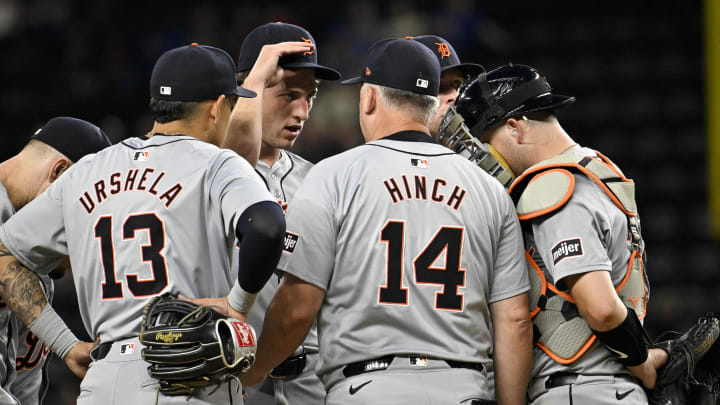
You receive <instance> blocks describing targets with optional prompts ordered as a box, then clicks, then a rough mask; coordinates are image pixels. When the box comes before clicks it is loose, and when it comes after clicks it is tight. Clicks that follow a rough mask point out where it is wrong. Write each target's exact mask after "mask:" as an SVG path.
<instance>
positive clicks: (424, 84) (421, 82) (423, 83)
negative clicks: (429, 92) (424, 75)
mask: <svg viewBox="0 0 720 405" xmlns="http://www.w3.org/2000/svg"><path fill="white" fill-rule="evenodd" d="M429 85H430V82H429V81H427V80H425V79H417V81H416V82H415V86H417V87H422V88H423V89H427V88H428V86H429Z"/></svg>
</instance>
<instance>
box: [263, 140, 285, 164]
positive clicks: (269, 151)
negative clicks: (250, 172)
mask: <svg viewBox="0 0 720 405" xmlns="http://www.w3.org/2000/svg"><path fill="white" fill-rule="evenodd" d="M280 151H281V149H277V148H273V147H270V146H266V145H265V144H264V143H263V144H262V146H260V160H261V161H263V162H264V163H265V164H266V165H268V166H270V167H272V165H274V164H275V162H277V161H278V160H280V154H281V152H280Z"/></svg>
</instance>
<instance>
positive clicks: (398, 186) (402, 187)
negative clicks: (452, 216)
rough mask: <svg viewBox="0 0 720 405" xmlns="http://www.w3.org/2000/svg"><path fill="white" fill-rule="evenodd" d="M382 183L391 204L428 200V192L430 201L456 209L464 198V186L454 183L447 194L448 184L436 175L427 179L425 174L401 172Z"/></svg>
mask: <svg viewBox="0 0 720 405" xmlns="http://www.w3.org/2000/svg"><path fill="white" fill-rule="evenodd" d="M383 184H384V185H385V190H387V192H388V194H390V198H392V202H393V204H397V203H399V202H401V201H404V200H426V201H428V194H429V196H430V201H434V202H436V203H440V204H445V205H447V206H448V207H451V208H453V209H458V208H460V204H462V202H463V200H464V199H465V194H466V192H465V189H464V188H462V187H460V186H458V185H455V186H454V187H453V188H452V191H451V192H450V194H449V195H448V194H447V192H448V191H449V190H450V186H448V184H447V180H444V179H441V178H439V177H438V178H436V179H431V180H430V181H428V179H427V178H426V177H425V176H420V175H417V174H414V175H412V176H411V175H404V174H403V175H402V176H400V178H399V179H396V178H394V177H390V178H389V179H387V180H383ZM428 192H429V193H428Z"/></svg>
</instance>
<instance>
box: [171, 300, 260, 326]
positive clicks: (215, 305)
mask: <svg viewBox="0 0 720 405" xmlns="http://www.w3.org/2000/svg"><path fill="white" fill-rule="evenodd" d="M178 298H180V299H181V300H185V301H190V302H192V303H193V304H195V305H199V306H209V307H212V309H214V310H215V311H217V312H219V313H221V314H223V315H225V316H227V317H228V318H234V319H237V320H239V321H243V322H247V314H243V313H242V312H239V311H237V310H236V309H235V308H233V307H232V306H230V303H229V302H228V299H227V297H220V298H188V297H183V296H182V295H179V296H178Z"/></svg>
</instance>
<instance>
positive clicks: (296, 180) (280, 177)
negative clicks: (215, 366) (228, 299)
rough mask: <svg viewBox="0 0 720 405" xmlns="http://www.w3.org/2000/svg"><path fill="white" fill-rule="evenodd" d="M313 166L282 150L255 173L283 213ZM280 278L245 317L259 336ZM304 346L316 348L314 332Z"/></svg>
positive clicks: (260, 164)
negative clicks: (276, 157)
mask: <svg viewBox="0 0 720 405" xmlns="http://www.w3.org/2000/svg"><path fill="white" fill-rule="evenodd" d="M312 167H313V164H312V163H310V162H308V161H307V160H305V159H303V158H301V157H300V156H298V155H296V154H294V153H291V152H288V151H285V150H283V151H282V152H281V155H280V159H278V160H277V161H276V162H275V163H274V164H273V165H272V167H270V166H268V164H267V163H265V162H263V161H258V163H257V165H256V166H255V170H257V172H258V173H259V174H260V176H262V178H263V179H264V180H265V182H266V183H267V186H268V189H269V190H270V194H272V196H273V197H275V199H276V200H277V201H278V202H279V203H280V205H281V206H282V207H283V210H285V211H287V209H288V206H289V203H290V201H291V200H292V198H293V196H294V195H295V193H296V192H297V190H298V188H300V184H301V183H302V180H303V179H304V178H305V175H306V174H307V173H308V171H310V168H312ZM233 260H234V261H237V252H236V254H235V255H234V256H233ZM279 283H280V279H279V277H277V276H273V277H271V278H270V280H268V282H267V284H265V286H264V287H263V289H262V290H260V294H259V295H258V297H257V300H256V301H255V305H253V308H252V310H251V311H250V313H249V314H248V323H250V324H251V325H252V326H253V327H254V328H255V330H256V331H257V332H258V333H260V331H262V327H263V321H264V320H265V311H266V310H267V307H268V305H269V304H270V301H271V300H272V297H273V295H274V294H275V291H277V288H278V285H279ZM304 344H307V345H311V346H312V347H315V348H317V331H316V330H314V328H313V330H311V331H310V334H309V335H308V338H307V339H306V340H305V343H304Z"/></svg>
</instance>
